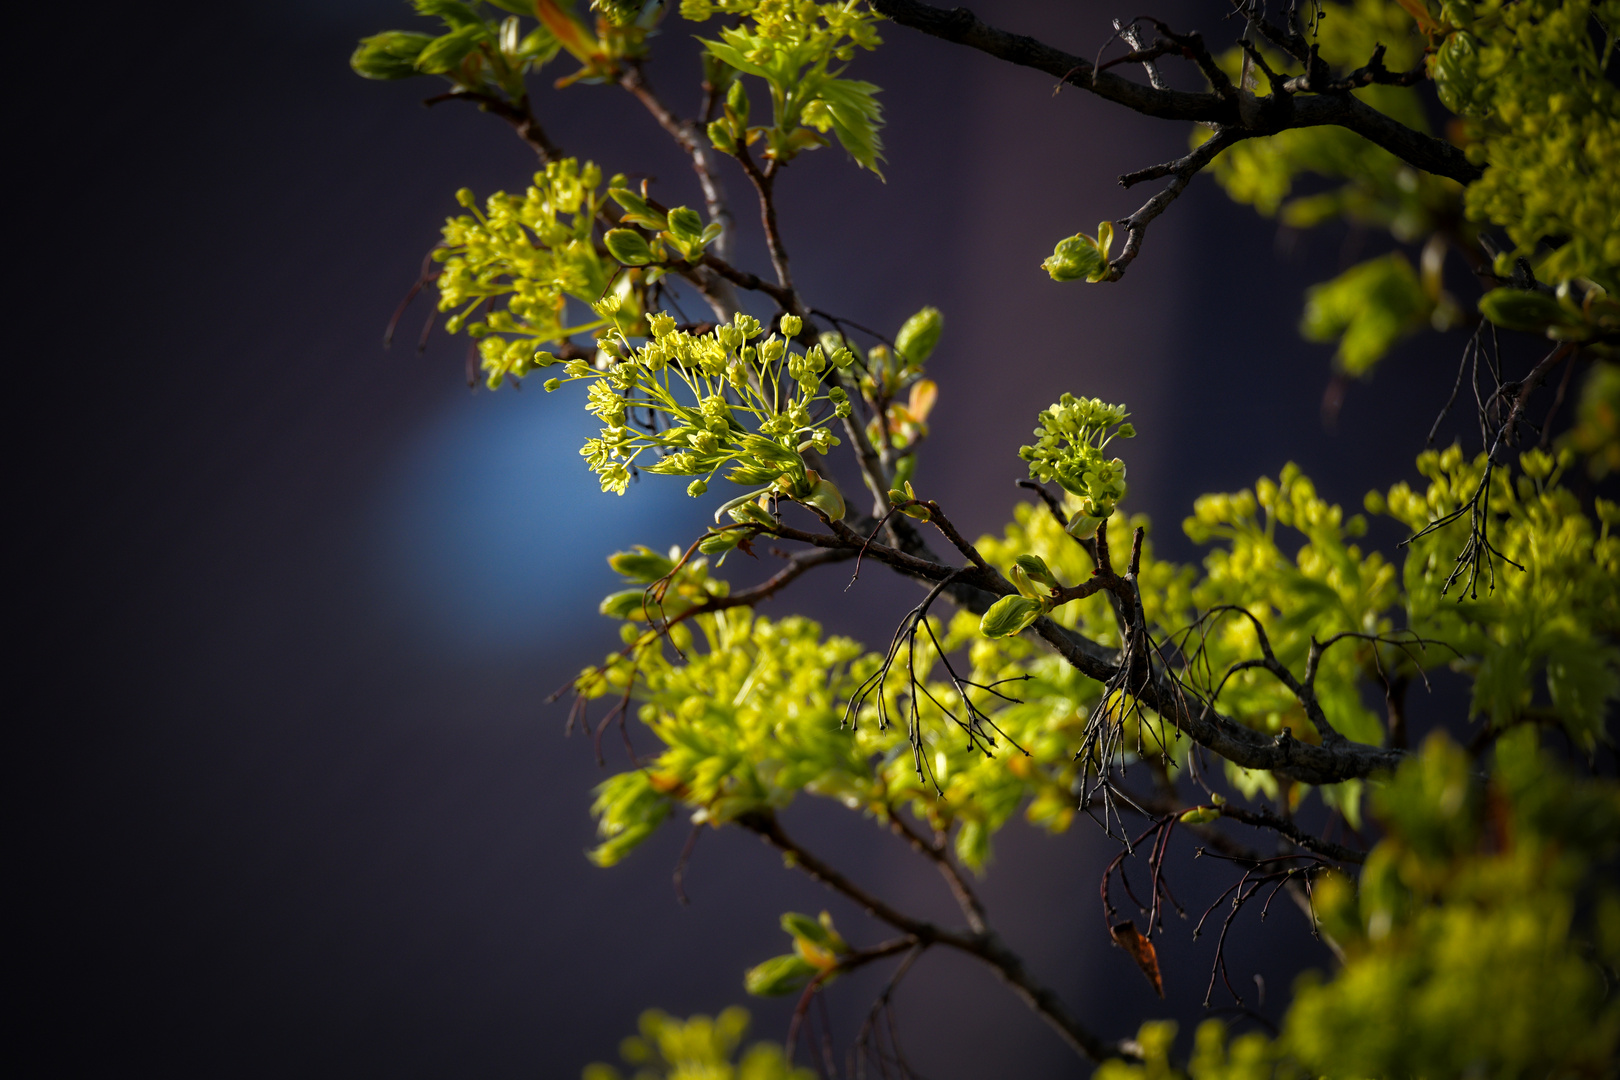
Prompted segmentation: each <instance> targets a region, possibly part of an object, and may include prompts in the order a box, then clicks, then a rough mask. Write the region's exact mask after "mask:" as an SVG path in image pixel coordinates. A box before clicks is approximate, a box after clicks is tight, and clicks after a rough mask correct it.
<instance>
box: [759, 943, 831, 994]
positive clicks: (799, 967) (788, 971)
mask: <svg viewBox="0 0 1620 1080" xmlns="http://www.w3.org/2000/svg"><path fill="white" fill-rule="evenodd" d="M815 977H816V969H815V968H814V967H812V966H811V965H810V964H809V963H808V962H806V961H805V959H804V958H803V957H801V956H800V955H799V954H798V953H788V954H787V955H785V956H773V957H771V958H770V959H769V960H767V961H765V962H764V963H763V964H756V965H755V966H754V967H751V968H749V969H748V971H747V973H746V974H744V975H743V989H744V990H747V991H748V992H749V993H750V994H753V995H754V996H755V997H781V996H782V995H783V994H791V993H793V992H794V991H795V990H802V989H803V988H804V985H805V984H806V983H808V982H809V981H810V980H811V979H813V978H815Z"/></svg>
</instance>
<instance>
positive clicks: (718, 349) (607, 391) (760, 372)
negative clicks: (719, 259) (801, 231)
mask: <svg viewBox="0 0 1620 1080" xmlns="http://www.w3.org/2000/svg"><path fill="white" fill-rule="evenodd" d="M649 323H650V325H651V328H652V336H651V338H649V339H648V340H647V341H646V342H645V343H644V344H642V345H641V346H639V347H635V348H632V347H631V346H630V345H629V343H628V341H627V340H625V339H622V338H621V339H620V340H619V342H618V343H617V345H616V346H615V344H614V343H613V342H608V343H607V345H606V346H605V347H604V351H603V354H602V356H603V366H602V367H600V368H597V367H593V366H592V365H591V364H589V363H587V362H585V361H584V360H573V361H570V362H569V363H568V364H567V365H566V366H565V367H564V368H563V376H562V377H561V378H553V379H550V380H548V381H547V382H546V389H547V390H556V389H558V388H559V387H560V386H561V385H562V384H563V383H564V382H577V381H580V380H585V381H587V382H589V383H590V390H589V402H588V404H587V405H586V408H587V409H588V410H589V411H590V412H591V413H593V414H595V415H596V416H597V417H598V418H600V419H601V421H602V422H603V424H604V425H606V426H604V427H603V428H602V432H601V435H600V437H599V438H595V439H590V440H587V441H586V443H585V445H584V447H583V448H581V450H580V455H581V456H582V457H584V458H585V459H586V461H587V462H588V463H589V464H590V467H591V471H592V472H594V473H596V474H597V476H598V477H599V478H600V479H601V482H602V490H603V491H611V492H615V493H617V494H620V495H622V494H624V492H625V489H626V488H627V487H628V485H629V483H630V477H631V470H632V468H634V467H637V463H638V461H639V462H640V466H639V467H641V468H644V469H645V470H646V471H648V472H651V473H659V474H662V475H669V476H693V477H697V478H698V479H695V480H693V481H692V483H691V485H690V486H689V487H688V488H687V493H688V494H690V495H692V496H694V497H695V496H698V495H701V494H703V493H704V492H705V491H707V490H708V486H709V484H708V482H709V481H710V480H712V479H713V478H714V475H715V473H717V472H719V471H720V470H721V469H724V468H727V466H729V469H728V471H727V473H726V479H728V480H731V481H733V482H735V483H738V484H747V485H754V486H757V485H764V486H765V489H766V490H767V491H769V492H772V493H774V494H778V495H782V496H786V497H788V498H793V499H798V500H799V501H801V502H805V503H807V504H809V505H812V506H815V507H817V508H818V509H820V510H822V511H823V512H824V513H827V515H828V516H829V517H831V518H834V519H837V518H840V517H842V516H843V503H842V498H841V497H839V496H838V493H837V489H836V488H834V487H833V486H832V483H831V481H829V480H826V479H825V478H823V477H820V476H818V475H817V474H816V472H815V470H813V469H810V468H808V467H807V466H806V465H805V461H804V458H803V456H802V455H803V454H804V453H805V452H806V451H808V450H815V451H817V452H824V451H826V450H828V449H830V448H831V447H833V446H836V445H838V442H839V440H838V438H837V437H836V436H834V435H833V434H832V432H831V431H830V430H828V425H829V424H830V423H831V422H832V420H833V419H834V418H835V417H844V416H848V415H849V413H850V403H849V396H848V395H847V394H846V393H845V392H844V389H843V388H842V387H840V386H836V385H834V386H831V387H829V388H827V390H826V391H825V392H822V385H821V384H822V378H823V376H824V375H825V374H826V373H827V372H828V370H829V369H834V370H842V369H844V368H847V367H849V366H850V365H851V364H852V363H854V360H855V358H854V355H853V354H852V353H851V352H850V351H849V350H848V349H846V348H842V347H839V348H833V349H830V350H829V349H828V348H827V347H826V346H823V345H820V344H817V345H812V346H810V348H809V349H807V350H806V351H805V352H803V353H798V352H794V351H792V349H790V348H789V342H790V341H791V340H792V339H793V337H794V336H795V335H797V334H798V333H799V331H800V330H801V329H802V328H803V322H802V321H801V320H800V319H799V318H798V316H795V315H784V316H782V321H781V324H780V327H781V331H782V334H783V335H784V336H785V338H784V337H778V336H777V335H776V334H770V335H766V334H765V329H764V327H763V326H761V325H760V322H759V320H758V319H755V318H754V317H753V316H750V315H744V314H741V313H739V314H738V315H737V316H736V317H735V318H734V319H733V320H732V321H731V322H730V323H727V324H725V325H723V326H718V327H716V328H715V329H714V330H713V331H712V332H710V333H707V334H702V335H693V334H690V333H687V332H686V331H684V330H678V329H676V324H675V320H674V319H673V318H671V317H670V316H669V315H667V314H662V313H660V314H657V315H654V316H653V317H652V318H651V319H650V320H649ZM609 350H612V351H609ZM616 353H618V354H622V355H615V354H616ZM534 363H535V364H536V366H539V367H550V366H551V365H553V364H555V363H557V359H556V357H554V356H552V355H551V354H550V353H540V354H538V356H536V357H535V360H534ZM756 494H758V493H757V492H756ZM738 501H739V502H740V501H741V500H738ZM834 511H836V512H834Z"/></svg>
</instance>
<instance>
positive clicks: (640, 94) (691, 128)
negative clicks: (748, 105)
mask: <svg viewBox="0 0 1620 1080" xmlns="http://www.w3.org/2000/svg"><path fill="white" fill-rule="evenodd" d="M619 85H620V86H622V87H624V88H625V89H626V90H628V91H630V93H631V94H633V95H635V98H636V100H637V101H639V102H641V103H642V105H644V106H646V109H647V111H648V112H649V113H651V114H652V116H653V119H655V120H657V121H658V126H659V127H661V128H663V129H664V130H665V131H667V132H669V135H670V137H671V138H672V139H674V140H675V141H676V142H677V143H679V144H680V147H681V149H682V150H684V151H686V154H687V156H688V157H690V158H691V159H692V171H693V172H695V173H697V177H698V183H699V184H700V185H701V186H702V188H703V201H704V204H705V205H706V206H707V208H708V211H709V220H710V221H717V222H719V223H720V235H719V237H718V238H716V239H715V242H714V248H715V251H716V253H717V254H718V255H719V256H720V258H722V259H730V258H731V239H732V233H733V232H734V230H735V222H734V221H733V220H732V217H731V210H730V208H729V207H727V205H726V189H725V186H724V184H722V183H721V180H720V174H719V172H718V171H717V170H716V169H715V161H714V157H713V155H712V154H711V153H710V151H709V145H708V140H707V139H705V138H704V137H703V135H702V133H701V132H700V131H699V130H698V127H697V124H695V123H693V122H692V121H691V120H682V119H681V118H680V117H678V116H676V115H675V114H674V113H673V112H671V111H670V109H669V108H668V107H667V106H666V105H665V104H664V103H663V101H662V100H661V99H660V98H659V97H658V95H657V94H655V93H654V92H653V89H652V86H651V85H650V84H649V83H648V82H647V77H646V75H645V74H644V73H643V72H642V70H641V65H640V64H639V63H637V64H633V65H631V66H630V67H627V68H625V69H624V70H623V71H622V72H620V74H619Z"/></svg>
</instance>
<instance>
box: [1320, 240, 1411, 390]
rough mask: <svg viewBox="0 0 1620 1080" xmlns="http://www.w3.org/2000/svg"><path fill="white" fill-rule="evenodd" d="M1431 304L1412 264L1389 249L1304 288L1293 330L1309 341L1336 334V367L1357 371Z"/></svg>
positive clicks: (1370, 364) (1365, 368) (1386, 349)
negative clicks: (1302, 304) (1301, 308)
mask: <svg viewBox="0 0 1620 1080" xmlns="http://www.w3.org/2000/svg"><path fill="white" fill-rule="evenodd" d="M1433 307H1434V304H1433V303H1432V302H1431V301H1430V300H1429V298H1428V296H1427V295H1426V294H1425V293H1424V291H1423V286H1422V284H1421V283H1420V282H1419V281H1418V276H1417V272H1416V271H1414V270H1413V269H1412V264H1411V263H1409V262H1407V261H1406V256H1404V255H1402V254H1401V253H1400V252H1398V251H1394V252H1390V253H1389V254H1388V255H1383V256H1380V257H1379V258H1376V259H1368V260H1367V261H1366V262H1364V263H1361V264H1359V265H1357V266H1352V267H1351V268H1350V269H1348V270H1346V271H1345V272H1344V273H1342V274H1340V275H1339V276H1338V277H1336V278H1334V279H1333V280H1332V281H1325V282H1323V283H1322V284H1320V285H1313V286H1311V288H1309V289H1307V290H1306V292H1305V313H1304V315H1302V316H1301V318H1300V324H1299V330H1300V333H1302V334H1304V335H1305V337H1307V338H1308V339H1310V340H1311V341H1332V340H1334V339H1335V338H1337V339H1338V340H1339V353H1338V362H1339V366H1340V367H1341V368H1342V369H1343V370H1344V371H1345V372H1346V373H1347V374H1350V375H1363V374H1366V373H1367V372H1368V371H1370V370H1372V367H1373V365H1374V364H1376V363H1378V361H1379V360H1381V359H1383V357H1384V354H1385V353H1387V352H1389V350H1390V348H1391V347H1392V346H1393V345H1394V344H1395V343H1396V342H1397V341H1399V340H1400V339H1401V338H1403V337H1405V336H1407V335H1408V334H1411V333H1413V332H1414V331H1416V330H1417V329H1419V328H1420V327H1421V326H1422V325H1423V321H1424V320H1425V319H1426V318H1427V317H1428V315H1429V312H1430V311H1431V310H1433Z"/></svg>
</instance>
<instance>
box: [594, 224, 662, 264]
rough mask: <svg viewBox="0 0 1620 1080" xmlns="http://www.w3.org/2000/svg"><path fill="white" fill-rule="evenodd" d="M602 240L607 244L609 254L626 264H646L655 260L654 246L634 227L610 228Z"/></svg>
mask: <svg viewBox="0 0 1620 1080" xmlns="http://www.w3.org/2000/svg"><path fill="white" fill-rule="evenodd" d="M602 242H603V243H604V244H606V245H607V249H608V254H610V255H612V256H613V257H614V258H615V259H618V260H619V261H620V262H621V263H623V264H624V265H626V266H646V265H647V264H648V263H650V262H652V261H653V252H652V248H651V247H649V246H648V245H647V240H646V238H645V237H644V236H642V235H641V234H640V233H638V232H636V231H635V230H634V229H609V230H608V231H607V235H606V236H604V237H602Z"/></svg>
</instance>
